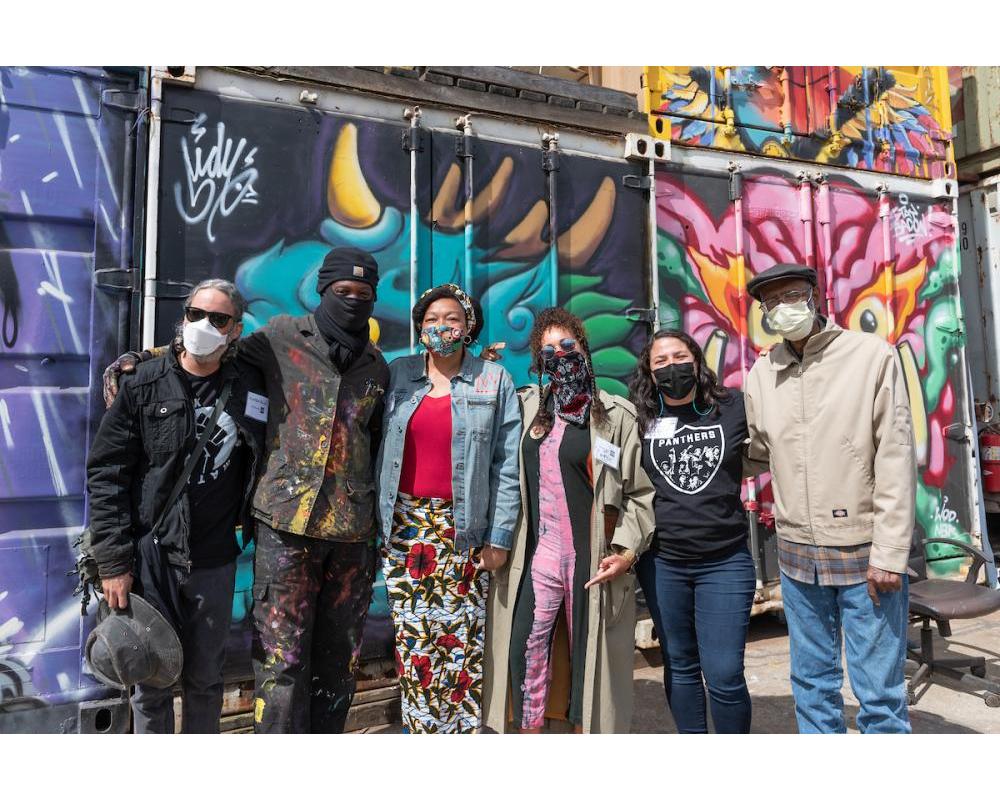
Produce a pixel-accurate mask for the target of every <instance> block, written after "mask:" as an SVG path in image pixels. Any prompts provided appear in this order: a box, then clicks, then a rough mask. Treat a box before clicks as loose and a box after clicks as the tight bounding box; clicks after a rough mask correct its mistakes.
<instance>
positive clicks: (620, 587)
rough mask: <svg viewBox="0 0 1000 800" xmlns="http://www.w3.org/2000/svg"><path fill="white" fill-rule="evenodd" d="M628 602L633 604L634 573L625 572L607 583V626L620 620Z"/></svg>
mask: <svg viewBox="0 0 1000 800" xmlns="http://www.w3.org/2000/svg"><path fill="white" fill-rule="evenodd" d="M629 604H631V605H632V606H633V607H634V606H635V575H633V574H632V573H630V572H626V573H625V574H624V575H622V576H621V577H618V578H615V579H614V580H613V581H610V582H609V583H608V611H609V612H610V614H611V616H610V618H609V620H608V627H611V626H613V625H617V624H618V623H619V622H620V621H621V619H622V617H623V616H624V615H625V611H626V610H627V609H628V607H629Z"/></svg>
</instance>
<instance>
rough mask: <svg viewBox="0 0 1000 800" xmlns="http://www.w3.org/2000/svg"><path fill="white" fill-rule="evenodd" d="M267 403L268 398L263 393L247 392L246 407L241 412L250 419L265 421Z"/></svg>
mask: <svg viewBox="0 0 1000 800" xmlns="http://www.w3.org/2000/svg"><path fill="white" fill-rule="evenodd" d="M267 403H268V400H267V398H266V397H264V395H261V394H257V393H255V392H247V407H246V410H245V411H244V412H243V413H244V414H246V416H248V417H250V419H255V420H257V421H258V422H267Z"/></svg>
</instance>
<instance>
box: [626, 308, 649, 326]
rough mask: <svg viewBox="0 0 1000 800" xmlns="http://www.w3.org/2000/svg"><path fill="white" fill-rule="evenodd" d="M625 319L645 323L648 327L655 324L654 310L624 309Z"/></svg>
mask: <svg viewBox="0 0 1000 800" xmlns="http://www.w3.org/2000/svg"><path fill="white" fill-rule="evenodd" d="M625 319H630V320H632V321H633V322H646V323H649V324H650V325H652V324H654V323H655V322H656V309H655V308H634V307H633V308H626V309H625Z"/></svg>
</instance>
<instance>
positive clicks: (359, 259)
mask: <svg viewBox="0 0 1000 800" xmlns="http://www.w3.org/2000/svg"><path fill="white" fill-rule="evenodd" d="M334 281H361V283H367V284H368V285H369V286H371V287H372V289H373V290H374V289H375V288H376V287H377V286H378V262H377V261H375V259H374V258H373V257H372V254H371V253H369V252H367V251H365V250H361V249H359V248H357V247H334V248H333V250H331V251H330V252H329V253H327V254H326V258H324V259H323V266H322V267H320V268H319V278H318V279H317V281H316V291H317V292H319V293H320V294H323V292H324V290H325V289H326V287H327V286H329V285H330V284H331V283H333V282H334Z"/></svg>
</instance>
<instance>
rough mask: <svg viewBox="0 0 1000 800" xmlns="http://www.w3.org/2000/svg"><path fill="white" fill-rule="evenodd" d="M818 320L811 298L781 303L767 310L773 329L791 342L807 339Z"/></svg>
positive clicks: (769, 323)
mask: <svg viewBox="0 0 1000 800" xmlns="http://www.w3.org/2000/svg"><path fill="white" fill-rule="evenodd" d="M815 322H816V310H815V309H814V308H813V307H812V302H811V301H810V300H801V301H799V302H798V303H781V304H780V305H778V306H777V307H776V308H773V309H771V310H770V311H768V312H767V324H768V325H769V326H770V328H771V330H772V331H774V332H775V333H776V334H778V335H779V336H781V337H782V338H783V339H787V340H788V341H790V342H798V341H801V340H802V339H805V338H806V337H807V336H808V335H809V333H810V331H812V329H813V324H814V323H815Z"/></svg>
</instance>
